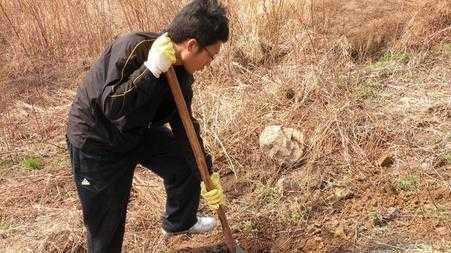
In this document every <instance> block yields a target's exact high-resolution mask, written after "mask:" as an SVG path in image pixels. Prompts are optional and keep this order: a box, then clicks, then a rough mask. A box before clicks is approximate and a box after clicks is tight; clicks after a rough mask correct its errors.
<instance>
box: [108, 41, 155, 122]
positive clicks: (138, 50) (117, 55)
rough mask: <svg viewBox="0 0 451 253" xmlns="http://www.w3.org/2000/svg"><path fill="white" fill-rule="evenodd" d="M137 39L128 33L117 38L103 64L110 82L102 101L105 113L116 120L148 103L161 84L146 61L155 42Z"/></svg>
mask: <svg viewBox="0 0 451 253" xmlns="http://www.w3.org/2000/svg"><path fill="white" fill-rule="evenodd" d="M133 41H134V40H133V39H131V38H130V37H127V36H125V37H124V38H121V39H118V40H117V41H115V42H114V43H113V44H112V45H111V47H110V49H109V51H107V53H106V56H105V61H104V63H103V66H101V68H104V69H102V70H103V71H104V73H106V78H105V79H106V80H105V82H106V84H105V85H104V87H103V90H102V93H101V95H100V101H99V104H100V108H101V109H102V111H103V113H104V115H105V116H106V117H107V118H108V119H109V120H112V121H114V120H116V119H119V118H121V117H123V116H127V115H128V114H129V113H131V112H133V111H134V110H136V109H137V108H139V107H140V106H142V105H143V104H145V103H146V102H147V101H148V100H149V99H150V98H151V97H152V96H153V95H155V93H156V92H157V90H158V89H159V87H158V86H159V85H160V84H161V81H160V79H157V78H155V77H154V76H153V74H152V73H151V72H150V71H149V70H148V69H147V68H146V67H145V66H144V64H143V63H144V61H145V60H146V58H147V54H148V48H149V47H150V45H149V44H151V43H152V42H151V41H149V40H143V41H138V42H137V43H136V42H133ZM106 59H107V60H106Z"/></svg>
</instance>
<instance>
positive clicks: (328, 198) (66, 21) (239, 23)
mask: <svg viewBox="0 0 451 253" xmlns="http://www.w3.org/2000/svg"><path fill="white" fill-rule="evenodd" d="M225 2H226V3H227V5H228V6H229V10H230V14H231V24H232V27H231V28H232V38H231V40H230V42H229V43H227V44H226V45H225V46H224V48H223V50H222V52H221V54H220V55H219V56H218V59H217V60H215V61H214V62H213V64H212V66H211V67H210V68H208V69H206V70H205V71H204V72H203V73H200V74H199V75H197V84H196V87H195V89H196V97H195V113H196V115H197V116H198V118H200V119H201V123H202V126H203V130H204V133H203V134H204V137H205V141H204V142H205V143H206V145H207V148H208V149H209V150H210V151H211V153H212V154H213V155H214V158H215V164H216V169H217V170H219V171H220V173H221V174H222V175H223V178H224V188H225V190H226V193H227V197H228V212H227V213H228V216H229V217H230V219H231V221H230V224H231V226H232V229H233V231H234V233H235V235H236V236H237V237H238V238H239V239H240V241H241V242H242V244H243V245H244V246H246V248H247V249H248V250H249V251H250V252H269V251H270V250H272V251H273V252H347V251H351V252H365V251H371V250H387V251H389V252H398V251H413V250H418V251H420V250H424V251H426V252H428V249H429V252H431V251H433V250H437V251H438V252H444V251H446V250H450V247H451V240H450V238H451V227H450V224H451V222H450V221H451V220H450V210H451V205H450V203H451V186H450V183H449V182H450V178H451V171H450V167H451V157H450V155H451V146H450V144H449V143H450V141H451V139H450V138H451V136H450V133H449V130H450V129H451V124H450V116H451V101H450V97H451V88H450V87H451V71H450V69H449V66H450V65H451V47H450V25H451V6H450V3H448V2H449V1H442V0H436V1H420V0H418V1H398V0H394V1H389V2H387V1H381V0H372V1H347V2H345V3H342V2H340V1H336V0H327V1H313V0H311V1H292V0H284V1H265V2H264V3H263V1H257V0H252V1H233V0H229V1H225ZM0 4H1V11H2V12H0V13H1V15H0V21H1V24H0V28H1V31H2V34H0V43H1V45H2V48H0V51H1V52H2V54H1V56H0V57H1V59H2V61H3V62H7V64H4V65H2V69H0V85H1V88H2V95H0V98H1V100H0V102H1V103H0V104H1V105H0V113H1V120H0V126H1V132H2V133H1V135H0V136H1V137H0V147H1V148H0V175H1V179H0V188H1V191H0V192H1V194H0V206H1V208H0V238H2V240H1V242H0V249H1V250H2V251H10V252H17V251H19V252H20V251H33V252H79V251H84V249H83V228H82V225H81V218H80V212H79V210H78V207H77V206H78V203H77V198H76V195H75V192H74V187H73V185H72V183H71V180H72V179H71V176H70V171H69V165H68V161H67V157H66V151H65V148H64V147H65V144H64V127H65V118H66V113H67V109H68V106H69V105H70V103H71V100H72V98H73V95H74V92H75V88H76V86H77V84H78V83H79V82H80V80H81V79H82V78H83V76H84V73H85V72H86V71H87V69H88V68H89V66H90V64H91V62H93V61H94V60H95V57H96V56H97V55H98V53H99V51H100V50H101V49H102V48H103V47H104V45H105V43H108V41H110V40H111V39H113V38H114V37H115V36H117V35H118V34H120V33H122V32H124V31H127V30H159V29H160V28H161V27H163V26H164V24H166V23H167V21H168V20H170V19H171V17H172V15H174V13H175V12H176V10H177V9H178V8H179V7H180V6H182V5H183V2H178V1H164V3H163V2H158V3H157V2H156V1H141V0H135V1H117V2H115V1H103V2H96V1H78V2H74V1H65V0H58V1H38V2H32V1H26V0H19V1H16V2H10V1H8V2H7V1H5V0H1V2H0ZM157 10H158V11H159V10H162V11H161V12H159V13H165V15H157V14H156V11H157ZM25 49H26V50H25ZM273 123H279V124H283V125H285V126H288V127H296V128H298V129H301V130H302V131H303V132H304V134H305V136H306V137H307V138H306V139H307V143H306V154H305V157H304V159H303V161H302V163H299V164H295V165H292V166H281V165H278V164H277V163H276V162H275V161H272V160H270V159H268V158H267V157H266V156H265V154H264V153H262V151H261V150H260V149H259V148H258V143H257V142H258V135H259V133H260V131H261V130H262V129H263V128H264V127H265V126H266V125H268V124H273ZM30 157H31V158H32V159H40V160H42V163H43V169H42V170H38V171H29V170H26V169H25V166H24V165H23V163H22V162H23V160H24V159H30ZM386 159H389V160H392V164H391V165H389V166H385V165H384V166H381V160H386ZM163 198H164V194H163V189H162V187H161V182H160V181H159V179H157V178H156V177H154V176H153V175H151V174H150V173H147V172H146V171H144V170H139V171H138V173H137V177H136V178H135V182H134V190H133V194H132V202H131V203H130V207H129V215H128V224H127V231H126V240H125V245H124V249H125V250H126V251H127V252H160V251H176V250H179V249H183V248H185V249H186V248H192V247H199V246H202V245H205V244H207V245H208V244H210V245H214V244H216V243H218V242H220V241H221V233H220V231H219V230H218V231H216V232H215V233H214V234H213V235H211V236H203V237H195V238H188V237H184V236H180V237H177V238H175V239H172V240H169V241H165V240H164V239H163V238H162V237H161V236H160V234H159V226H160V225H159V223H160V214H161V211H162V208H163V205H162V203H163V200H164V199H163ZM390 208H395V209H396V210H397V211H398V212H399V215H397V216H394V217H392V218H390V219H389V218H387V217H388V216H389V215H388V213H390V210H391V209H390ZM202 211H204V212H207V210H206V209H205V207H202Z"/></svg>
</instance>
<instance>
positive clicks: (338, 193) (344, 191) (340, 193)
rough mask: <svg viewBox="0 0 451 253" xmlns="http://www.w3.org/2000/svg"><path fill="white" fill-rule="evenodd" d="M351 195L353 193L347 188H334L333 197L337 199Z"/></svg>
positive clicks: (347, 197)
mask: <svg viewBox="0 0 451 253" xmlns="http://www.w3.org/2000/svg"><path fill="white" fill-rule="evenodd" d="M352 196H353V193H352V191H351V190H349V189H348V188H337V189H335V197H336V198H337V199H338V200H343V199H349V198H351V197H352Z"/></svg>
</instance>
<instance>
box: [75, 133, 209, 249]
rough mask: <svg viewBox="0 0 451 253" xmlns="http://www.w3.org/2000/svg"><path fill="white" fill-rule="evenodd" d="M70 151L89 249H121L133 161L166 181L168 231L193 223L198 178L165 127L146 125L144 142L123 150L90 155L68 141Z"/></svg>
mask: <svg viewBox="0 0 451 253" xmlns="http://www.w3.org/2000/svg"><path fill="white" fill-rule="evenodd" d="M68 150H69V153H70V157H71V162H72V170H73V174H74V180H75V184H76V186H77V191H78V195H79V198H80V201H81V206H82V211H83V220H84V223H85V226H86V228H87V241H88V252H95V253H97V252H108V253H110V252H121V248H122V241H123V236H124V227H125V218H126V212H127V205H128V201H129V197H130V189H131V185H132V179H133V173H134V170H135V167H136V165H137V164H141V165H143V166H144V167H146V168H148V169H150V170H151V171H153V172H154V173H156V174H157V175H158V176H160V177H162V178H163V180H164V186H165V189H166V194H167V201H166V212H165V215H164V219H163V228H164V229H165V230H166V231H168V232H177V231H183V230H186V229H188V228H190V227H191V226H192V225H193V224H194V223H196V222H197V218H196V213H197V209H198V206H199V194H200V178H199V176H198V173H196V172H195V171H193V170H192V169H190V168H189V166H188V164H187V163H186V160H185V158H184V157H183V156H182V151H181V148H180V146H179V144H178V143H176V141H175V139H174V136H173V135H172V132H171V131H170V130H169V129H168V128H166V127H158V128H152V129H150V130H149V131H148V134H147V136H146V140H145V142H144V144H143V145H142V146H140V147H138V148H137V149H136V150H134V151H131V152H129V153H127V154H111V153H104V154H101V153H96V154H91V153H87V152H83V151H81V150H80V149H78V148H76V147H73V146H72V145H71V144H70V142H68Z"/></svg>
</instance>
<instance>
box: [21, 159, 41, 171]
mask: <svg viewBox="0 0 451 253" xmlns="http://www.w3.org/2000/svg"><path fill="white" fill-rule="evenodd" d="M22 164H23V166H24V167H25V168H26V169H27V170H40V169H42V162H41V161H40V160H39V159H38V158H33V157H30V158H26V159H25V160H23V161H22Z"/></svg>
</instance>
